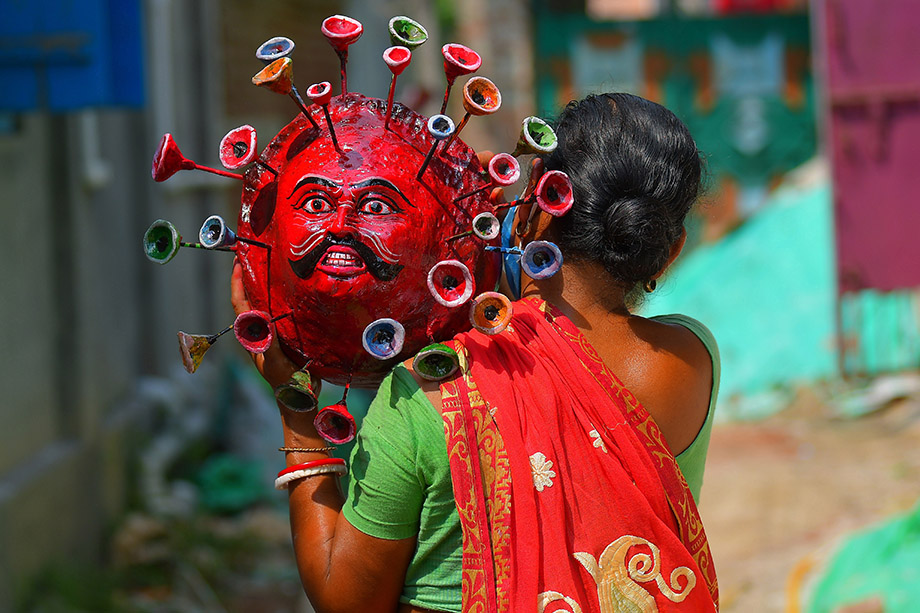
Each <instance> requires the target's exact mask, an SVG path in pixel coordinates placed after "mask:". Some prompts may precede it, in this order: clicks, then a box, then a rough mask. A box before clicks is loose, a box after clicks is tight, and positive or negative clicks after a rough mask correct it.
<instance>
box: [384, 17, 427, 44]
mask: <svg viewBox="0 0 920 613" xmlns="http://www.w3.org/2000/svg"><path fill="white" fill-rule="evenodd" d="M387 29H388V30H389V31H390V44H392V45H398V46H401V47H406V48H408V49H409V50H410V51H415V49H416V48H418V47H420V46H421V45H423V44H425V42H426V41H427V40H428V30H426V29H425V27H424V26H423V25H422V24H420V23H419V22H417V21H416V20H414V19H410V18H409V17H406V16H404V15H397V16H396V17H393V18H392V19H390V23H389V24H388V28H387Z"/></svg>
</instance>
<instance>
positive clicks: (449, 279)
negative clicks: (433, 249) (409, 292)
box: [428, 260, 475, 308]
mask: <svg viewBox="0 0 920 613" xmlns="http://www.w3.org/2000/svg"><path fill="white" fill-rule="evenodd" d="M474 285H475V284H474V282H473V275H472V274H471V273H470V269H469V268H467V266H466V265H465V264H464V263H463V262H460V261H458V260H442V261H440V262H438V263H437V264H435V265H434V266H433V267H432V268H431V270H430V271H428V291H429V292H431V295H432V296H433V297H434V299H435V300H437V301H438V303H440V304H443V305H444V306H446V307H448V308H453V307H457V306H460V305H461V304H464V303H465V302H466V301H467V300H469V299H470V296H472V295H473V289H474Z"/></svg>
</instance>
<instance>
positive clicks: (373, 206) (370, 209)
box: [358, 199, 395, 215]
mask: <svg viewBox="0 0 920 613" xmlns="http://www.w3.org/2000/svg"><path fill="white" fill-rule="evenodd" d="M358 212H359V213H367V214H368V215H389V214H390V213H393V212H395V209H394V208H393V207H392V206H391V205H390V204H389V203H388V202H384V201H383V200H378V199H372V200H365V201H364V202H362V203H361V208H360V210H359V211H358Z"/></svg>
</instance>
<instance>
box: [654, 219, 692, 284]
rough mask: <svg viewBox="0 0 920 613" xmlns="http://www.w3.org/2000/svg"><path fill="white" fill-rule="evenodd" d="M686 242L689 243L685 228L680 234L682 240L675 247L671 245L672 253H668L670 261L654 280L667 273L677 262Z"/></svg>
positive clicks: (675, 243)
mask: <svg viewBox="0 0 920 613" xmlns="http://www.w3.org/2000/svg"><path fill="white" fill-rule="evenodd" d="M686 242H687V229H686V228H684V229H683V230H682V231H681V233H680V238H679V239H677V240H676V241H675V242H674V244H673V245H671V251H670V252H669V253H668V261H667V262H665V264H664V266H663V267H662V268H661V270H659V271H658V274H656V275H655V276H654V277H652V278H653V279H657V278H658V277H660V276H661V275H663V274H664V271H666V270H667V269H668V267H669V266H670V265H671V264H673V263H674V260H676V259H677V256H679V255H680V252H681V250H682V249H683V248H684V244H685V243H686Z"/></svg>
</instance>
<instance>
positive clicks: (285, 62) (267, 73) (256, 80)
mask: <svg viewBox="0 0 920 613" xmlns="http://www.w3.org/2000/svg"><path fill="white" fill-rule="evenodd" d="M252 84H253V85H255V86H256V87H264V88H266V89H268V90H271V91H273V92H275V93H276V94H284V95H285V96H290V97H291V100H293V101H294V103H295V104H297V107H298V108H299V109H300V112H301V113H303V114H304V116H305V117H306V118H307V119H309V120H310V123H311V124H313V127H314V128H316V129H319V126H318V125H317V124H316V120H314V119H313V116H312V115H310V109H309V108H307V105H306V104H304V101H303V98H301V97H300V93H299V92H298V91H297V88H296V87H294V62H293V60H291V58H289V57H280V58H278V59H277V60H275V61H273V62H272V63H271V64H269V65H268V66H266V67H265V68H263V69H262V70H260V71H259V72H257V73H256V74H255V75H254V76H253V77H252Z"/></svg>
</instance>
